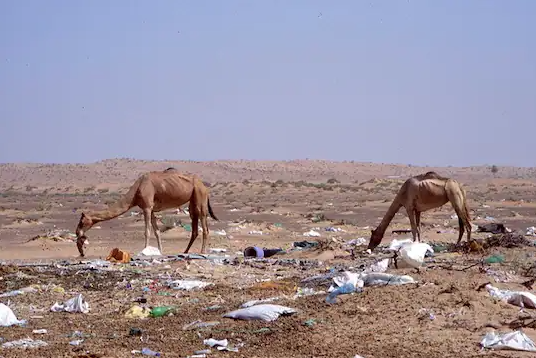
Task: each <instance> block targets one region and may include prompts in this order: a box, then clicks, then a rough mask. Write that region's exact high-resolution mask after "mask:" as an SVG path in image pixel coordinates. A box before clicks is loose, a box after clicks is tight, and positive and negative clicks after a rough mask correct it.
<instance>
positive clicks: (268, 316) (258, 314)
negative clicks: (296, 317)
mask: <svg viewBox="0 0 536 358" xmlns="http://www.w3.org/2000/svg"><path fill="white" fill-rule="evenodd" d="M293 313H297V311H296V310H295V309H293V308H290V307H285V306H280V305H273V304H269V303H267V304H261V305H256V306H251V307H248V308H241V309H238V310H235V311H232V312H229V313H226V314H224V315H223V317H226V318H234V319H243V320H246V321H250V320H263V321H266V322H271V321H275V320H276V319H278V318H279V316H280V315H290V314H293Z"/></svg>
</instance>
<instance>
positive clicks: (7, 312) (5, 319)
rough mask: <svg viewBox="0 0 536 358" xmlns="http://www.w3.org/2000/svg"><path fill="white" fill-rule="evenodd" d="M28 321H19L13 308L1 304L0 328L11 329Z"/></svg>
mask: <svg viewBox="0 0 536 358" xmlns="http://www.w3.org/2000/svg"><path fill="white" fill-rule="evenodd" d="M24 323H26V320H18V319H17V317H16V316H15V314H14V313H13V311H12V310H11V308H9V307H8V306H6V305H5V304H3V303H0V326H1V327H11V326H13V325H16V324H24Z"/></svg>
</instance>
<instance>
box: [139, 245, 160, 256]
mask: <svg viewBox="0 0 536 358" xmlns="http://www.w3.org/2000/svg"><path fill="white" fill-rule="evenodd" d="M138 255H139V256H162V253H161V252H160V250H158V248H156V247H154V246H147V247H146V248H144V249H143V250H141V251H140V253H139V254H138Z"/></svg>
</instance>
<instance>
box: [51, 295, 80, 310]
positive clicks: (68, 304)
mask: <svg viewBox="0 0 536 358" xmlns="http://www.w3.org/2000/svg"><path fill="white" fill-rule="evenodd" d="M50 310H51V311H52V312H62V311H63V312H70V313H74V312H80V313H88V312H89V303H87V302H86V301H85V300H84V297H83V296H82V294H79V295H78V296H76V297H73V298H71V299H70V300H67V301H65V302H64V303H58V302H56V303H54V305H53V306H52V307H51V308H50Z"/></svg>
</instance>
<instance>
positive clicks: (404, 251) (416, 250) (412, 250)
mask: <svg viewBox="0 0 536 358" xmlns="http://www.w3.org/2000/svg"><path fill="white" fill-rule="evenodd" d="M428 251H429V252H431V253H434V249H432V247H431V246H430V245H428V244H425V243H423V242H412V243H409V244H405V245H403V246H402V247H401V248H400V250H399V251H398V254H399V257H400V258H401V259H402V261H404V263H405V264H407V265H408V266H409V267H415V268H418V267H421V266H422V264H423V263H424V256H425V255H426V252H428ZM397 266H398V267H399V268H402V267H403V266H401V265H400V261H399V262H398V264H397Z"/></svg>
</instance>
